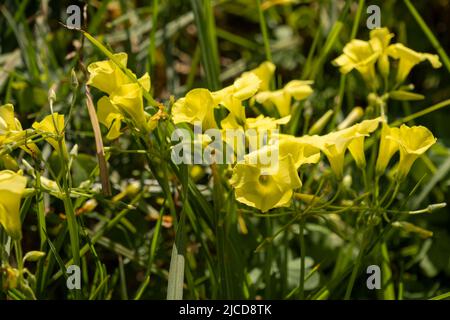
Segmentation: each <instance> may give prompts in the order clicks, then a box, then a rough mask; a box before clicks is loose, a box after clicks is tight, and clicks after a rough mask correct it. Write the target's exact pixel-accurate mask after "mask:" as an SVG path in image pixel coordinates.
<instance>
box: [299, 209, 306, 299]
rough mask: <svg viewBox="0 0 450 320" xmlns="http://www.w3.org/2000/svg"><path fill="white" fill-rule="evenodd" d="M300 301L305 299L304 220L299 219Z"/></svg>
mask: <svg viewBox="0 0 450 320" xmlns="http://www.w3.org/2000/svg"><path fill="white" fill-rule="evenodd" d="M299 227H300V286H299V287H300V300H303V299H304V298H305V258H306V254H305V220H304V219H303V218H301V219H300V222H299Z"/></svg>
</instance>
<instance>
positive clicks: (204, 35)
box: [191, 0, 220, 90]
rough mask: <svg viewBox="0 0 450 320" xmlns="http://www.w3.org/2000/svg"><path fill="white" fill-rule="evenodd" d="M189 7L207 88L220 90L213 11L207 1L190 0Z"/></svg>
mask: <svg viewBox="0 0 450 320" xmlns="http://www.w3.org/2000/svg"><path fill="white" fill-rule="evenodd" d="M191 7H192V11H193V12H194V18H195V23H196V26H197V32H198V36H199V40H200V48H201V57H202V64H203V68H204V69H205V74H206V81H207V84H208V88H209V89H211V90H218V89H219V88H220V79H219V73H220V63H219V54H218V50H217V38H216V32H215V24H214V13H213V9H212V6H211V3H210V1H208V0H191Z"/></svg>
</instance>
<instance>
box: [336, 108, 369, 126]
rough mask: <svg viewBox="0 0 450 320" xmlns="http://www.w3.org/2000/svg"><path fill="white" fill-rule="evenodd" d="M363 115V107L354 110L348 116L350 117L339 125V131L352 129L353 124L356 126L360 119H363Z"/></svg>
mask: <svg viewBox="0 0 450 320" xmlns="http://www.w3.org/2000/svg"><path fill="white" fill-rule="evenodd" d="M363 115H364V110H363V108H361V107H355V108H353V110H352V111H351V112H350V113H349V114H348V116H347V117H346V118H345V119H344V121H342V122H341V123H340V124H339V126H338V129H339V130H342V129H345V128H348V127H350V126H351V125H352V124H354V123H355V122H357V121H358V120H359V119H361V118H362V116H363Z"/></svg>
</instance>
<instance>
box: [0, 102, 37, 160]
mask: <svg viewBox="0 0 450 320" xmlns="http://www.w3.org/2000/svg"><path fill="white" fill-rule="evenodd" d="M26 136H27V132H26V131H24V130H22V125H21V124H20V122H19V120H17V118H15V116H14V106H13V105H12V104H9V103H8V104H5V105H3V106H0V146H1V145H2V144H7V143H11V142H19V141H20V142H23V143H22V144H21V145H20V148H22V149H23V150H24V151H25V152H27V153H29V154H30V155H31V156H33V155H35V154H37V153H38V152H39V149H38V148H37V147H36V145H35V144H34V143H28V141H26Z"/></svg>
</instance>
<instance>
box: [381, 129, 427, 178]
mask: <svg viewBox="0 0 450 320" xmlns="http://www.w3.org/2000/svg"><path fill="white" fill-rule="evenodd" d="M387 138H388V139H392V140H394V141H396V142H397V143H398V145H399V149H400V161H399V163H398V169H397V170H398V171H397V179H399V180H403V179H404V178H406V176H407V175H408V173H409V170H410V169H411V167H412V165H413V164H414V162H415V161H416V159H417V158H418V157H419V156H420V155H422V154H424V153H425V152H426V151H427V150H428V149H429V148H430V147H431V146H432V145H433V144H435V143H436V138H435V137H434V136H433V134H432V133H431V131H430V130H428V129H427V128H425V127H423V126H413V127H408V126H407V125H405V124H404V125H402V126H401V127H400V130H399V134H398V136H397V137H395V136H394V137H392V136H389V137H387Z"/></svg>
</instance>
